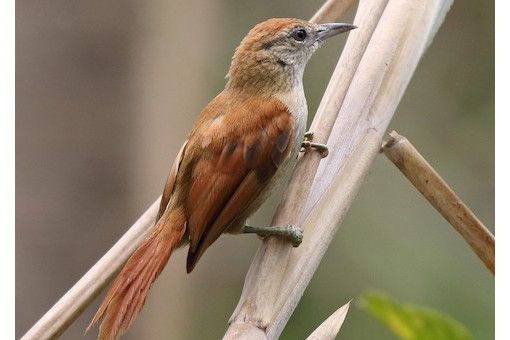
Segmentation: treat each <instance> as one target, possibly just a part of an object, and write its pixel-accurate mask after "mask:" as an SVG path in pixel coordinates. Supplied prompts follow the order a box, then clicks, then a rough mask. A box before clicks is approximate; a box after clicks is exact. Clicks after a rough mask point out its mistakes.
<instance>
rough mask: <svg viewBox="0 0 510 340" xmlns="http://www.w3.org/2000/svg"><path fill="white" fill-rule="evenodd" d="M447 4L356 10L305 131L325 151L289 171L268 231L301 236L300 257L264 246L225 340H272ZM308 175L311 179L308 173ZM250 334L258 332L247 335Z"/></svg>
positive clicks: (397, 3)
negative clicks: (278, 227)
mask: <svg viewBox="0 0 510 340" xmlns="http://www.w3.org/2000/svg"><path fill="white" fill-rule="evenodd" d="M451 3H452V1H451V0H434V1H425V2H417V1H407V0H389V1H384V0H379V1H376V0H362V1H360V4H359V8H358V11H357V14H356V18H355V20H354V24H355V25H357V26H358V29H357V30H355V31H353V32H352V33H351V34H350V35H349V39H348V41H347V44H346V46H345V48H344V53H343V54H342V56H341V57H340V60H339V63H338V65H337V68H336V69H335V71H334V73H333V76H332V79H331V81H330V83H329V85H328V88H327V90H326V92H325V95H324V98H323V100H322V102H321V105H320V106H319V110H318V113H317V116H316V118H315V120H314V122H313V123H312V130H313V131H314V132H315V133H316V135H315V136H314V137H318V140H317V141H318V142H323V141H324V140H327V141H328V146H329V148H330V155H329V156H328V157H327V158H326V159H324V160H323V161H322V162H321V163H320V165H319V167H318V169H317V164H318V159H317V157H318V156H316V155H313V154H309V155H306V156H304V157H303V158H302V159H301V160H300V162H299V164H298V165H297V167H296V170H295V172H294V174H293V177H292V179H291V181H290V183H289V188H288V190H287V191H286V194H285V197H284V199H283V202H282V203H281V204H280V206H279V208H278V210H277V213H276V215H275V217H274V218H273V223H275V222H276V223H275V224H279V223H278V222H283V221H284V223H289V222H292V223H295V224H297V225H300V226H302V227H303V229H304V230H305V238H304V241H303V243H302V244H301V246H300V247H298V248H296V249H292V250H291V248H290V247H289V246H288V244H285V243H284V242H282V241H281V240H278V239H276V238H272V237H269V238H267V239H265V240H264V242H263V244H262V245H261V247H260V248H259V250H258V252H257V253H256V255H255V258H254V259H253V261H252V264H251V266H250V269H249V270H248V273H247V275H246V279H245V284H244V287H243V292H242V294H241V297H240V300H239V303H238V305H237V308H236V310H235V311H234V313H233V315H232V317H231V318H230V321H229V328H228V329H227V332H226V334H225V337H224V338H225V339H234V338H237V337H242V338H243V339H276V338H278V337H279V335H280V334H281V331H282V330H283V327H284V326H285V324H286V323H287V321H288V319H289V317H290V315H291V314H292V311H293V310H294V308H295V307H296V305H297V303H298V301H299V299H300V298H301V296H302V294H303V292H304V289H305V288H306V286H307V285H308V282H309V281H310V279H311V277H312V275H313V273H314V271H315V269H316V268H317V266H318V264H319V263H320V260H321V258H322V256H323V255H324V253H325V251H326V249H327V247H328V245H329V243H330V242H331V239H332V237H333V235H334V233H335V231H336V229H337V227H338V224H339V222H341V220H342V219H343V217H344V215H345V213H346V212H347V210H348V209H349V207H350V205H351V203H352V201H353V199H354V196H355V195H356V193H357V191H358V189H359V186H360V184H361V182H362V180H363V178H364V176H365V174H366V173H367V172H368V169H369V168H370V165H371V163H372V161H373V159H374V157H375V155H376V154H377V152H378V151H379V148H380V144H381V142H382V138H383V134H384V131H385V130H386V128H387V126H388V124H389V121H390V120H391V117H392V116H393V113H394V111H395V108H396V106H397V104H398V102H399V101H400V98H401V96H402V94H403V92H404V90H405V88H406V86H407V84H408V82H409V80H410V78H411V76H412V74H413V72H414V70H415V68H416V65H417V63H418V61H419V59H420V57H421V56H422V54H423V53H424V51H425V48H426V47H427V46H428V44H429V43H430V41H431V39H432V37H433V36H434V34H435V32H436V30H437V28H438V27H439V25H440V23H441V22H442V20H443V18H444V16H445V14H446V12H447V10H448V9H449V7H450V5H451ZM316 170H317V172H316ZM257 328H258V331H257V330H256V329H257ZM248 332H250V334H248Z"/></svg>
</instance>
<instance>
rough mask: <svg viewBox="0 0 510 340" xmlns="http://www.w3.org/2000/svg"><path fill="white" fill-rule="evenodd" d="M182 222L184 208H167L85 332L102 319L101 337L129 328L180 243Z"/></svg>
mask: <svg viewBox="0 0 510 340" xmlns="http://www.w3.org/2000/svg"><path fill="white" fill-rule="evenodd" d="M185 224H186V219H185V216H184V209H183V208H171V207H168V209H167V211H165V213H164V214H163V216H161V218H160V220H159V221H158V222H157V223H156V225H155V226H154V228H153V230H152V232H151V234H150V235H149V236H148V237H147V238H146V239H145V241H144V242H143V243H142V244H141V245H140V246H139V247H138V248H137V249H136V250H135V252H134V253H133V254H132V255H131V257H130V258H129V259H128V261H127V262H126V264H125V265H124V268H122V271H121V272H120V274H119V275H118V276H117V278H116V279H115V281H114V282H113V284H112V286H111V287H110V290H109V291H108V293H107V294H106V297H105V298H104V300H103V303H102V304H101V306H100V307H99V309H98V311H97V312H96V315H95V316H94V319H92V322H91V323H90V325H89V326H88V328H87V331H88V330H89V328H90V327H91V326H92V325H94V324H95V323H96V322H97V321H99V320H101V319H102V320H103V321H102V322H101V326H100V327H99V335H98V339H100V340H113V339H117V338H118V337H119V336H120V335H122V334H123V333H124V332H125V331H126V330H127V329H128V328H129V326H130V325H131V323H132V322H133V320H134V319H135V317H136V315H137V314H138V312H139V311H140V309H141V308H142V307H143V304H144V302H145V298H146V297H147V293H148V292H149V288H150V287H151V285H152V283H153V282H154V280H155V279H156V278H157V277H158V275H159V274H160V273H161V271H162V270H163V267H164V266H165V265H166V263H167V262H168V259H169V258H170V255H171V254H172V251H173V250H174V249H175V248H176V247H177V246H178V245H179V243H180V242H181V239H182V237H183V235H184V231H185V229H186V226H185Z"/></svg>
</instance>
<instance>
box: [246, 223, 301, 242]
mask: <svg viewBox="0 0 510 340" xmlns="http://www.w3.org/2000/svg"><path fill="white" fill-rule="evenodd" d="M241 232H242V233H245V234H257V235H259V236H262V237H265V236H270V235H277V236H282V237H285V238H288V239H289V240H291V241H292V245H293V246H294V247H297V246H299V245H300V244H301V241H303V230H302V229H300V228H298V227H296V226H294V225H292V224H286V225H281V226H269V227H254V226H251V225H245V226H244V227H243V228H241Z"/></svg>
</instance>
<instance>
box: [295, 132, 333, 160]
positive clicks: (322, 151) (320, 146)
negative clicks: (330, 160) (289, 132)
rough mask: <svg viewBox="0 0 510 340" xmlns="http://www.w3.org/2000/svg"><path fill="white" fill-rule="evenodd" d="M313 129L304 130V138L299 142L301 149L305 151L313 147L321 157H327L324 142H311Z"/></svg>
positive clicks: (327, 151)
mask: <svg viewBox="0 0 510 340" xmlns="http://www.w3.org/2000/svg"><path fill="white" fill-rule="evenodd" d="M312 139H313V131H307V132H305V139H304V141H303V142H302V143H301V148H302V150H301V151H306V150H309V149H315V150H316V151H318V152H319V154H320V155H321V157H322V158H324V157H327V155H328V153H329V150H328V147H327V146H326V144H320V143H313V142H312Z"/></svg>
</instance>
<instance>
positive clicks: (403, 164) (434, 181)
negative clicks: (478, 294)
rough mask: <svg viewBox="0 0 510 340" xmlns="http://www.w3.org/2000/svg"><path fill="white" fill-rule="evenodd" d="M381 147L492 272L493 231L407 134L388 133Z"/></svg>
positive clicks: (493, 268) (493, 264)
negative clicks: (452, 187)
mask: <svg viewBox="0 0 510 340" xmlns="http://www.w3.org/2000/svg"><path fill="white" fill-rule="evenodd" d="M381 150H382V151H383V152H384V154H385V155H386V156H387V157H388V158H389V159H390V161H392V162H393V164H395V165H396V166H397V167H398V168H399V170H400V171H401V172H402V173H403V174H404V175H405V176H406V177H407V179H408V180H409V181H410V182H411V183H412V184H413V185H414V187H415V188H416V189H418V191H419V192H420V193H421V194H422V195H423V196H424V197H425V198H426V199H427V201H429V202H430V204H432V206H433V207H434V208H435V209H436V210H437V211H438V212H439V213H440V214H441V215H443V217H444V218H445V219H446V220H447V221H448V222H450V224H451V225H452V226H453V227H454V228H455V230H457V232H458V233H459V234H460V235H461V236H462V237H463V238H464V240H465V241H466V242H467V243H468V244H469V246H470V247H471V249H473V251H474V252H475V253H476V255H478V257H479V258H480V260H482V261H483V263H484V264H485V266H486V267H487V268H488V269H489V270H490V271H491V272H492V273H493V274H494V271H495V260H494V252H495V240H494V235H492V234H491V232H490V231H489V230H488V229H487V228H486V227H485V225H483V223H482V222H481V221H480V220H479V219H478V218H477V217H476V215H475V214H473V212H472V211H471V210H470V209H469V208H468V207H467V206H466V204H464V202H462V200H461V199H460V198H459V197H458V196H457V195H456V194H455V192H454V191H453V190H452V189H451V188H450V187H449V186H448V184H447V183H446V182H445V181H444V180H443V179H442V178H441V176H439V174H438V173H437V172H436V171H435V170H434V168H432V166H431V165H430V164H429V163H428V162H427V161H426V160H425V158H423V156H422V155H421V154H420V153H419V152H418V150H416V148H415V147H414V146H413V145H412V144H411V143H410V142H409V141H408V140H407V138H405V137H403V136H401V135H399V134H398V133H397V132H395V131H392V132H391V133H390V139H389V140H388V141H387V142H386V143H384V145H383V147H382V149H381Z"/></svg>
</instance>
